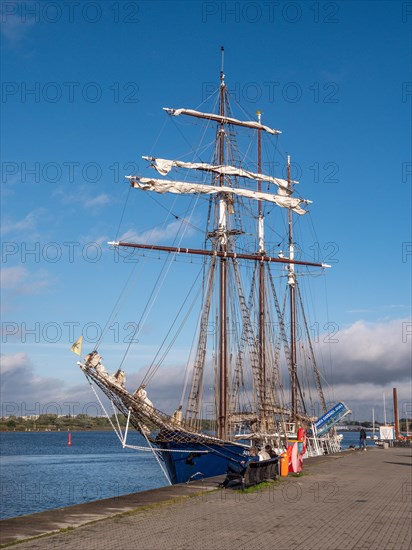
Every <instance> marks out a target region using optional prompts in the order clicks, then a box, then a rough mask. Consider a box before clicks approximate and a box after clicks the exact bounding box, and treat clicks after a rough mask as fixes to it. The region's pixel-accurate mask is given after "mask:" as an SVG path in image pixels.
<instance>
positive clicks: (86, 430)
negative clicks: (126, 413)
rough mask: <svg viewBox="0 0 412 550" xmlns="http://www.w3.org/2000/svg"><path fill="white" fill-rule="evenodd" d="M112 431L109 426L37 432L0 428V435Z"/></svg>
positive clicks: (40, 430)
mask: <svg viewBox="0 0 412 550" xmlns="http://www.w3.org/2000/svg"><path fill="white" fill-rule="evenodd" d="M110 431H112V428H111V427H110V426H109V427H107V428H106V427H93V428H79V427H75V428H62V429H54V430H52V429H38V430H33V429H22V428H15V429H13V430H10V429H7V430H5V429H3V428H0V433H48V432H50V433H56V432H61V433H68V432H110Z"/></svg>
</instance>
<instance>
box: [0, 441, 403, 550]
mask: <svg viewBox="0 0 412 550" xmlns="http://www.w3.org/2000/svg"><path fill="white" fill-rule="evenodd" d="M411 466H412V463H411V450H410V449H405V448H391V449H378V448H370V449H368V451H367V452H360V451H354V452H346V453H341V454H339V455H332V456H327V457H319V458H316V459H310V460H308V461H306V462H305V470H304V475H303V476H302V477H299V478H296V477H289V478H287V479H282V480H281V481H280V482H279V483H278V484H276V485H274V486H273V487H271V488H268V489H266V490H263V491H258V492H254V493H253V492H252V493H238V492H235V491H233V490H231V489H226V490H219V491H213V492H211V489H213V487H214V486H216V481H214V480H207V481H206V482H205V484H204V487H203V491H202V492H201V494H199V491H201V489H202V485H201V484H199V483H198V484H196V485H195V486H192V487H187V486H174V487H168V488H165V489H156V490H154V491H146V492H145V493H137V494H136V495H129V496H127V497H120V498H119V499H108V500H107V501H100V503H99V502H98V503H88V504H84V505H79V506H72V507H69V508H65V509H61V510H57V511H53V512H43V513H40V514H34V515H32V516H26V517H22V518H14V519H12V520H4V521H2V522H0V529H1V532H2V536H1V539H0V541H1V542H2V543H5V542H7V541H10V540H12V539H14V540H16V539H17V538H19V537H20V538H21V537H25V536H28V534H29V531H30V529H27V528H28V527H29V524H30V522H31V524H32V527H33V523H34V524H35V525H37V526H38V532H47V529H48V530H49V531H51V530H53V529H57V528H59V526H60V527H67V526H70V525H72V526H75V525H79V524H80V523H81V522H82V521H84V522H86V521H90V520H91V519H96V517H105V516H110V515H113V514H115V513H119V511H122V510H123V511H127V510H132V509H133V508H134V509H136V508H137V507H138V506H139V505H141V506H143V507H142V508H141V509H140V510H137V511H133V512H130V513H128V514H126V515H123V516H119V515H118V516H117V517H116V516H114V517H111V518H109V517H107V518H106V519H103V520H101V521H95V522H93V523H89V524H86V525H83V526H79V527H75V528H74V529H72V530H69V531H66V532H62V533H57V534H52V535H49V536H46V537H43V538H38V539H33V540H26V541H24V542H21V543H20V544H18V548H19V550H20V549H21V550H28V549H33V550H34V549H38V550H55V549H56V548H57V549H60V548H61V549H64V550H81V549H83V548H84V549H86V548H87V549H88V550H93V549H99V550H106V549H117V550H119V549H120V550H126V549H142V550H163V549H165V550H166V549H167V550H180V549H182V550H183V549H185V550H187V549H195V550H197V549H199V550H200V549H201V550H220V549H222V550H225V549H228V550H229V549H236V550H241V549H246V548H247V549H248V550H249V549H251V548H253V549H259V550H266V549H268V550H269V549H271V550H290V549H293V550H297V549H305V550H315V549H316V550H346V549H365V550H366V549H368V550H371V549H379V550H404V549H410V548H412V517H411V515H412V514H411V512H412V469H411ZM185 493H186V497H185ZM190 493H191V495H192V496H191V498H189V495H190ZM194 495H196V496H194ZM176 497H180V498H181V500H180V501H177V502H176V501H173V502H172V501H171V500H170V498H174V499H176ZM167 499H169V502H167ZM114 500H116V503H114V502H113V501H114ZM102 502H103V504H101V503H102ZM104 502H105V503H106V504H104ZM156 502H157V503H158V504H154V503H156ZM162 502H163V504H161V503H162ZM110 503H111V504H110ZM149 503H153V506H152V507H149V508H148V507H147V505H148V504H149ZM99 506H100V508H99ZM116 510H117V512H116ZM59 514H60V515H59ZM82 514H83V518H82ZM99 514H100V516H99ZM47 520H49V525H48V524H47ZM25 526H26V530H25Z"/></svg>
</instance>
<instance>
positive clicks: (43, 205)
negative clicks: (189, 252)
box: [1, 1, 412, 418]
mask: <svg viewBox="0 0 412 550" xmlns="http://www.w3.org/2000/svg"><path fill="white" fill-rule="evenodd" d="M411 12H412V8H411V5H410V2H346V1H345V2H253V1H252V2H194V1H193V2H192V1H191V2H173V3H172V2H156V1H151V2H123V3H122V2H83V3H80V4H79V5H77V3H70V2H67V3H63V4H61V3H54V2H36V3H31V2H4V3H3V5H2V34H1V40H2V80H3V83H2V104H1V109H2V132H1V152H2V196H1V198H2V287H3V290H2V306H1V307H2V310H1V311H2V354H3V357H2V359H3V366H2V369H3V371H2V390H3V394H2V401H3V402H4V403H6V404H9V405H7V407H9V408H8V409H7V410H5V409H4V410H3V412H6V413H7V412H14V409H13V407H14V408H15V409H16V412H19V411H20V410H22V409H23V408H24V407H26V408H30V407H32V408H35V407H37V406H35V405H30V403H40V406H41V407H44V406H45V405H46V404H48V403H50V402H57V403H60V404H62V403H65V402H68V401H70V400H72V401H73V400H74V401H75V399H78V400H79V402H81V403H84V402H86V401H87V400H88V397H87V391H88V388H86V387H84V383H83V380H82V375H81V373H80V372H78V369H77V368H76V366H75V360H73V359H76V358H75V356H74V355H72V354H71V353H70V352H69V351H68V348H69V347H70V344H71V341H72V340H71V339H72V337H73V336H74V337H75V338H76V337H77V336H78V333H79V331H80V332H83V334H84V335H85V327H86V328H87V331H86V336H87V335H88V336H89V339H93V338H94V336H95V334H97V332H98V331H99V329H100V328H101V327H103V326H104V324H105V323H106V321H107V318H108V315H109V313H110V311H111V308H112V307H113V304H114V302H115V299H116V297H117V295H118V293H119V291H120V290H121V288H122V287H123V284H124V282H125V280H126V279H127V277H128V275H129V273H130V269H131V265H130V264H128V263H125V262H124V261H120V262H116V261H115V258H114V256H113V252H112V251H111V250H110V249H109V247H107V245H106V242H107V241H108V240H113V239H115V238H116V236H117V233H118V229H119V224H120V221H121V220H122V223H121V224H120V234H124V233H125V232H127V231H129V232H131V234H133V235H140V236H142V235H147V232H148V231H150V230H151V228H152V227H154V226H155V225H157V224H159V223H160V220H161V214H162V211H161V209H159V208H157V209H154V208H153V202H152V201H151V199H148V198H147V197H142V196H141V195H139V194H138V193H137V192H136V194H135V195H133V192H132V194H131V196H130V198H129V200H128V202H127V209H126V210H125V213H124V217H123V218H122V211H123V207H124V204H125V200H126V196H127V195H128V186H127V183H126V182H125V181H123V176H124V175H127V174H129V173H130V172H136V171H138V170H140V171H141V172H144V171H145V170H146V167H145V163H144V162H143V161H142V160H141V155H144V154H149V155H151V154H157V155H158V156H161V157H164V158H173V157H174V156H176V151H177V147H178V146H179V147H180V146H181V145H183V144H184V142H183V141H181V142H179V139H180V136H179V134H178V135H177V136H176V133H175V134H174V137H173V139H172V140H171V139H167V131H168V130H170V123H169V126H167V124H168V122H167V121H166V122H165V120H166V115H165V113H164V112H163V111H162V108H163V107H165V106H168V107H183V106H185V107H191V108H196V107H198V106H199V105H200V104H201V103H202V101H203V100H204V99H205V96H206V93H207V91H209V90H211V89H212V88H213V87H214V86H215V85H216V84H217V82H218V78H219V71H220V46H221V45H224V46H225V73H226V80H227V84H228V87H229V89H230V90H231V91H232V92H233V95H234V96H235V98H236V99H237V100H238V101H239V102H240V103H241V104H242V105H243V106H244V108H245V109H246V110H247V111H248V112H249V113H251V114H252V115H253V114H254V113H255V112H256V110H257V109H260V110H261V111H262V112H263V117H264V121H265V122H266V123H267V124H269V125H271V126H273V127H276V128H279V129H281V130H282V132H283V133H282V136H281V138H280V140H281V146H282V149H283V151H287V152H289V153H291V154H292V157H293V160H294V161H295V162H296V163H297V167H296V168H295V170H296V176H297V179H299V181H300V182H301V184H300V188H299V190H300V191H301V193H302V195H303V196H304V197H305V198H309V199H311V200H313V205H312V206H311V208H310V210H311V214H310V216H311V220H313V224H314V226H315V229H316V233H313V234H312V235H311V237H310V238H309V240H308V242H307V248H306V252H310V251H312V253H314V251H315V250H318V249H319V250H320V251H321V255H322V257H323V258H324V259H325V260H326V261H327V260H333V269H331V270H329V271H328V273H327V277H326V278H325V279H326V281H325V280H324V279H322V282H321V284H319V285H318V286H319V288H318V290H317V292H318V293H319V294H316V302H317V303H319V305H318V306H317V307H318V309H317V313H315V314H314V315H315V319H316V322H318V323H319V326H320V331H321V332H322V330H323V327H324V326H325V323H327V322H333V323H335V324H336V326H337V327H338V340H339V342H338V343H337V344H336V345H335V347H333V345H332V346H331V347H330V349H328V350H323V351H324V354H325V355H327V356H329V355H330V356H331V357H332V360H333V362H332V367H330V366H328V367H327V368H326V372H328V373H329V374H330V378H332V379H333V380H332V381H333V383H334V388H335V389H334V396H335V397H336V398H337V399H344V400H346V401H347V402H348V404H349V406H350V407H351V408H352V409H353V410H354V413H355V415H356V416H361V417H364V418H368V417H370V416H371V409H372V407H376V410H377V411H378V413H377V414H378V416H379V410H380V414H381V412H382V411H381V408H382V404H381V401H382V393H383V392H386V393H387V396H388V398H389V395H390V392H391V389H392V387H393V386H397V387H398V391H399V392H400V396H401V397H400V401H401V407H403V408H404V409H405V408H407V409H408V410H410V412H411V416H412V405H411V401H412V400H411V397H410V374H411V372H410V344H411V340H412V326H411V294H410V292H411V284H410V279H411V264H412V245H411V241H412V238H411V214H410V212H411V195H410V193H411V181H412V168H411V153H410V151H411V104H412V84H411V22H412V13H411ZM170 221H171V220H170ZM196 221H197V220H196ZM158 231H160V232H161V231H163V233H162V234H159V235H158V237H157V238H158V239H159V242H162V244H167V242H168V239H167V236H166V235H165V233H167V232H166V231H165V230H164V227H163V228H162V229H158ZM169 232H170V229H169ZM310 239H312V240H310ZM316 243H317V244H316ZM311 247H312V248H311ZM30 251H32V253H30ZM180 277H181V275H179V272H177V273H175V274H174V278H172V287H171V288H172V289H174V292H176V293H178V292H179V285H178V284H177V281H179V280H180V279H179V278H180ZM147 282H148V281H147V280H145V279H142V280H139V282H138V283H136V286H137V288H138V290H139V292H140V293H142V294H144V292H147V290H146V286H145V285H146V284H147ZM325 288H326V294H325ZM325 296H327V300H325ZM171 302H172V303H168V302H165V304H164V306H163V307H164V308H165V310H166V309H168V308H169V309H170V310H172V309H173V301H171ZM321 304H322V305H321ZM325 304H327V310H326V306H325ZM137 310H138V307H137V305H136V303H134V302H133V300H132V298H131V297H128V299H127V301H126V306H125V309H124V311H123V312H122V314H121V315H120V317H119V319H118V321H117V322H118V323H119V324H118V325H115V326H114V327H113V328H112V329H111V331H109V333H108V338H107V342H106V351H105V353H104V355H105V356H106V357H108V358H110V360H113V362H116V361H117V362H118V360H119V352H118V348H117V347H116V341H117V340H119V339H120V340H124V339H125V338H127V335H128V334H130V331H131V330H132V329H133V325H132V324H131V325H128V326H126V323H128V322H129V323H133V322H136V315H135V312H136V311H137ZM76 323H77V324H76ZM153 327H154V325H153V324H152V325H150V323H149V325H148V328H147V340H146V343H145V344H144V345H143V346H142V347H140V348H139V352H138V353H137V354H136V356H134V357H135V359H136V366H137V365H138V368H143V366H144V364H147V361H148V360H149V359H148V358H149V357H150V355H151V354H152V352H153V349H154V348H153V346H154V339H155V338H154V332H155V331H154V330H153ZM30 331H31V332H30ZM116 331H117V332H116ZM86 339H87V338H86ZM90 345H91V346H92V345H93V344H92V343H91V344H90ZM186 351H187V342H182V345H181V347H180V348H179V350H178V351H177V355H176V356H175V359H174V364H171V365H170V370H169V375H168V374H167V373H166V374H165V376H164V379H163V380H161V381H159V382H158V387H157V391H158V396H159V399H161V398H163V399H164V400H165V401H167V400H168V399H170V392H169V393H168V389H169V388H170V381H171V380H172V379H174V377H175V373H176V372H177V371H178V370H179V368H180V362H182V361H184V356H185V354H186ZM321 351H322V350H321ZM102 353H103V352H102ZM146 354H147V355H146ZM145 362H146V363H145ZM138 368H136V371H138ZM129 369H130V370H131V371H133V365H130V367H129ZM138 378H139V375H138V374H135V378H133V374H132V379H133V380H135V381H138ZM13 403H14V404H17V405H16V406H15V405H12V404H13ZM23 404H27V406H26V405H24V406H23ZM7 407H6V408H7ZM61 407H62V409H64V406H63V405H61ZM23 412H24V411H22V414H23Z"/></svg>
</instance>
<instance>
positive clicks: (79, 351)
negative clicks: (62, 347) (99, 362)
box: [70, 336, 83, 355]
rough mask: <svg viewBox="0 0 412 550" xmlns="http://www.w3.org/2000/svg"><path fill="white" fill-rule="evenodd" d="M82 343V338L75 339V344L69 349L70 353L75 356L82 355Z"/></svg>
mask: <svg viewBox="0 0 412 550" xmlns="http://www.w3.org/2000/svg"><path fill="white" fill-rule="evenodd" d="M82 342H83V336H80V337H79V338H77V340H76V341H75V343H74V344H73V345H72V347H71V348H70V351H72V352H73V353H77V355H81V354H82Z"/></svg>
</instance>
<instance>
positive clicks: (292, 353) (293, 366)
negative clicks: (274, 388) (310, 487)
mask: <svg viewBox="0 0 412 550" xmlns="http://www.w3.org/2000/svg"><path fill="white" fill-rule="evenodd" d="M287 168H288V176H287V179H288V185H289V190H290V191H292V179H291V177H290V156H289V155H288V166H287ZM288 228H289V259H290V260H291V261H293V260H294V258H295V247H294V244H293V218H292V209H291V208H289V211H288ZM295 284H296V275H295V265H294V264H293V263H291V264H289V277H288V285H289V304H290V356H291V357H290V360H291V365H290V375H291V376H290V378H291V380H290V384H291V412H292V420H293V421H296V419H297V413H298V406H297V373H296V305H295Z"/></svg>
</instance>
